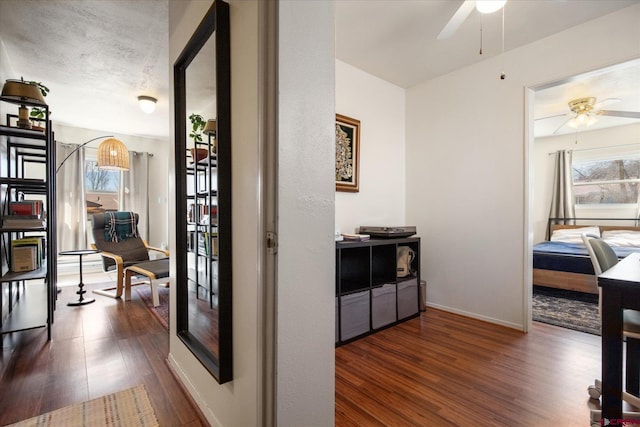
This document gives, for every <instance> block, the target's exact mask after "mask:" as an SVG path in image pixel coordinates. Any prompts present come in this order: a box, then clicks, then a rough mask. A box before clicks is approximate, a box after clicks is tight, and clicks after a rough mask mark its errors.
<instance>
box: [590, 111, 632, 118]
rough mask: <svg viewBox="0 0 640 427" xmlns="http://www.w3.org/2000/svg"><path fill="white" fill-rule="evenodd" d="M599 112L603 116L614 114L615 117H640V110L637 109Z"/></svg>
mask: <svg viewBox="0 0 640 427" xmlns="http://www.w3.org/2000/svg"><path fill="white" fill-rule="evenodd" d="M597 114H599V115H601V116H614V117H626V118H628V119H640V112H637V111H614V110H599V111H598V112H597Z"/></svg>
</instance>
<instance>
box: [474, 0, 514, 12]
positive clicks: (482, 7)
mask: <svg viewBox="0 0 640 427" xmlns="http://www.w3.org/2000/svg"><path fill="white" fill-rule="evenodd" d="M506 2H507V0H476V10H477V11H478V12H480V13H493V12H496V11H498V10H500V9H502V7H503V6H504V5H505V3H506Z"/></svg>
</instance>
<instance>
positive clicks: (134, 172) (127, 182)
mask: <svg viewBox="0 0 640 427" xmlns="http://www.w3.org/2000/svg"><path fill="white" fill-rule="evenodd" d="M150 156H151V154H149V153H138V152H136V151H129V163H130V164H129V170H128V171H124V172H122V178H121V181H120V210H121V211H131V212H135V213H137V214H138V216H139V217H140V220H139V223H138V231H139V232H140V236H142V238H143V239H144V240H146V241H149V197H148V195H149V157H150Z"/></svg>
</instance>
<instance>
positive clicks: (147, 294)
mask: <svg viewBox="0 0 640 427" xmlns="http://www.w3.org/2000/svg"><path fill="white" fill-rule="evenodd" d="M133 289H135V290H136V292H137V294H138V296H140V299H141V300H142V301H143V302H144V304H145V306H146V307H147V308H148V309H149V311H150V312H151V314H153V315H154V316H155V318H156V319H158V322H160V324H162V326H163V327H164V328H165V329H166V330H167V331H168V330H169V288H166V287H164V286H158V297H159V298H160V305H159V306H157V307H154V306H153V302H152V300H151V286H149V285H137V286H133Z"/></svg>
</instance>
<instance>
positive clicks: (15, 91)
mask: <svg viewBox="0 0 640 427" xmlns="http://www.w3.org/2000/svg"><path fill="white" fill-rule="evenodd" d="M2 97H3V98H4V99H9V100H12V101H18V102H29V103H32V104H37V105H42V106H45V105H47V103H46V102H44V96H42V92H40V88H39V87H38V85H36V84H35V83H30V82H25V81H22V80H13V79H9V80H7V81H6V82H5V83H4V85H3V86H2Z"/></svg>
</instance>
